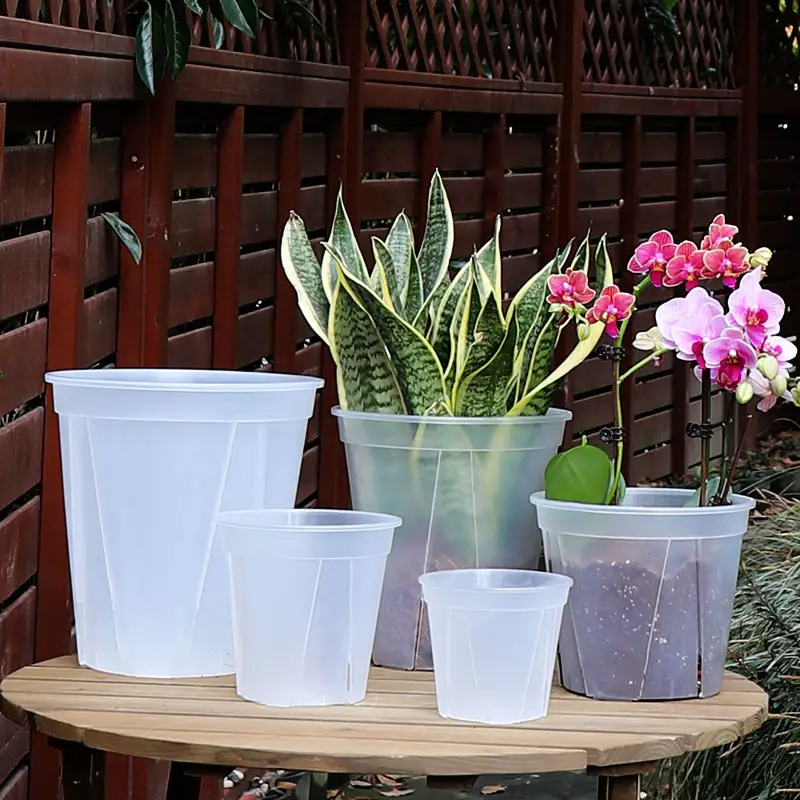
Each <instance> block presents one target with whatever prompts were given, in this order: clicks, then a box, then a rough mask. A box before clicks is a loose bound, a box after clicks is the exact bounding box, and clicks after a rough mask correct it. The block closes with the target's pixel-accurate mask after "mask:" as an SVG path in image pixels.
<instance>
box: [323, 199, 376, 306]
mask: <svg viewBox="0 0 800 800" xmlns="http://www.w3.org/2000/svg"><path fill="white" fill-rule="evenodd" d="M325 244H327V245H329V246H330V248H331V250H332V251H333V252H338V253H339V254H340V256H341V259H342V262H343V263H342V266H343V267H344V269H345V270H346V271H347V272H349V273H350V274H351V275H355V276H356V278H358V280H360V281H363V282H364V283H369V279H370V276H369V271H368V270H367V265H366V263H365V262H364V256H362V255H361V248H360V247H359V246H358V239H357V238H356V235H355V233H353V226H352V225H351V224H350V218H349V217H348V216H347V210H346V209H345V207H344V200H343V198H342V188H341V186H340V187H339V194H338V195H337V196H336V210H335V211H334V212H333V222H332V223H331V234H330V238H329V239H328V241H327V242H325ZM322 275H323V279H322V280H323V284H324V285H325V287H326V292H328V291H329V292H330V295H329V297H333V287H334V284H335V282H336V275H337V265H336V264H335V262H334V259H333V256H332V253H331V252H330V251H329V250H328V249H327V248H326V249H325V254H324V255H323V257H322Z"/></svg>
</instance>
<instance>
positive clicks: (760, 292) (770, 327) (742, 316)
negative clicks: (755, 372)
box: [712, 251, 786, 349]
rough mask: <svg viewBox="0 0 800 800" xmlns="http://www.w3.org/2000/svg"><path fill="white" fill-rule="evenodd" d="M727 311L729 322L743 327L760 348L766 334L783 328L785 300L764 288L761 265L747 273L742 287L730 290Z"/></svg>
mask: <svg viewBox="0 0 800 800" xmlns="http://www.w3.org/2000/svg"><path fill="white" fill-rule="evenodd" d="M712 252H713V251H712ZM728 310H729V315H728V316H729V321H730V322H734V323H735V324H736V325H740V326H741V327H742V328H744V330H745V332H746V333H747V336H748V338H749V339H750V341H751V342H752V343H753V345H754V346H755V347H756V348H757V349H761V346H762V345H763V344H764V342H765V341H766V339H767V337H768V336H774V335H775V334H776V333H777V332H778V331H779V330H780V321H781V319H782V317H783V314H784V312H785V311H786V303H784V302H783V298H782V297H781V296H780V295H778V294H775V292H771V291H769V289H762V288H761V268H760V267H759V268H758V269H755V270H753V271H752V272H751V273H749V274H748V275H745V276H744V277H743V278H742V281H741V283H740V285H739V288H738V289H737V290H736V291H735V292H733V293H731V296H730V299H729V300H728Z"/></svg>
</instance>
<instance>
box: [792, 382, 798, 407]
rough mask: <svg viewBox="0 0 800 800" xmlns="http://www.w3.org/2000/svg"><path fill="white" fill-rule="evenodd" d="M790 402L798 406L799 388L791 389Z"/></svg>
mask: <svg viewBox="0 0 800 800" xmlns="http://www.w3.org/2000/svg"><path fill="white" fill-rule="evenodd" d="M792 402H793V403H794V404H795V405H796V406H800V386H793V387H792Z"/></svg>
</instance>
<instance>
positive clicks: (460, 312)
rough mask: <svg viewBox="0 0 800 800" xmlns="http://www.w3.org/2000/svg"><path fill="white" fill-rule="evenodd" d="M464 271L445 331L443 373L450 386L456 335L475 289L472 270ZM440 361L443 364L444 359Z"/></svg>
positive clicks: (454, 363) (453, 371)
mask: <svg viewBox="0 0 800 800" xmlns="http://www.w3.org/2000/svg"><path fill="white" fill-rule="evenodd" d="M464 271H465V272H466V276H467V277H466V280H465V281H464V284H463V286H462V289H461V293H460V294H459V296H458V301H457V302H456V307H455V310H454V312H453V317H452V319H451V320H450V330H449V331H448V332H447V337H448V340H449V342H450V346H449V354H448V357H447V367H446V368H445V371H444V375H445V380H446V382H447V386H448V387H450V388H452V386H453V384H454V383H455V373H456V352H457V349H458V335H459V331H460V330H461V321H462V319H463V316H464V314H465V313H466V309H467V305H468V304H469V302H470V301H471V298H472V293H473V290H474V289H475V286H474V279H473V275H472V270H470V269H467V268H465V270H464ZM454 283H455V281H454ZM441 363H442V364H443V363H444V361H442V362H441Z"/></svg>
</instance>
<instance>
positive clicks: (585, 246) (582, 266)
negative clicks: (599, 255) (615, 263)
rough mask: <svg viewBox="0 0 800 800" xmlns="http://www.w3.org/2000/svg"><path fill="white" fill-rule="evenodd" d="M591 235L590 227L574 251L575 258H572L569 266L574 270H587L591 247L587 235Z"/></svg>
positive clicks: (590, 258)
mask: <svg viewBox="0 0 800 800" xmlns="http://www.w3.org/2000/svg"><path fill="white" fill-rule="evenodd" d="M591 235H592V231H591V228H590V229H589V230H588V231H586V237H585V238H584V240H583V241H582V242H581V243H580V246H579V247H578V250H577V251H576V253H575V258H573V259H572V264H570V268H571V269H574V270H575V271H576V272H586V273H587V274H588V272H589V265H590V263H591V260H592V248H591V245H590V243H589V237H590V236H591Z"/></svg>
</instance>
